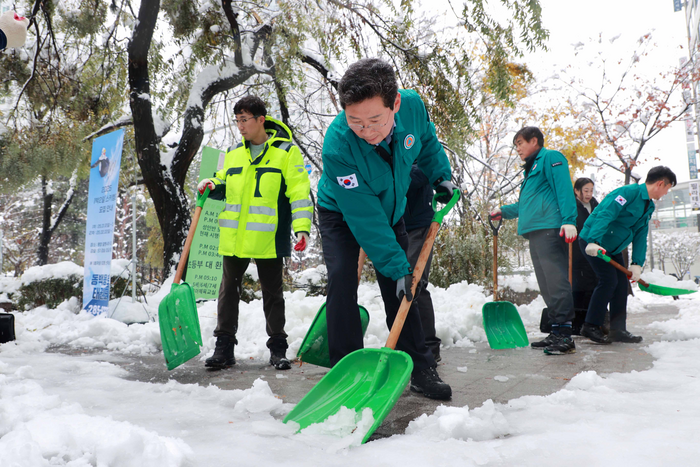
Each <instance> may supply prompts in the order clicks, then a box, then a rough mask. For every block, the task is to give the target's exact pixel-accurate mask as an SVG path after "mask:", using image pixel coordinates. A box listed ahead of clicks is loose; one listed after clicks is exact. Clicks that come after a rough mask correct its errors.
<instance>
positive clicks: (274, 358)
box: [270, 349, 292, 370]
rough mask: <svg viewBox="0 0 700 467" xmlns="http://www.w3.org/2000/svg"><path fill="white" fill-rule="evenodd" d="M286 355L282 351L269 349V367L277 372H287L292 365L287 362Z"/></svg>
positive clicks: (284, 351)
mask: <svg viewBox="0 0 700 467" xmlns="http://www.w3.org/2000/svg"><path fill="white" fill-rule="evenodd" d="M286 354H287V352H286V350H284V349H270V365H272V366H274V367H275V369H277V370H289V369H290V368H291V367H292V364H291V363H290V362H289V360H287V355H286Z"/></svg>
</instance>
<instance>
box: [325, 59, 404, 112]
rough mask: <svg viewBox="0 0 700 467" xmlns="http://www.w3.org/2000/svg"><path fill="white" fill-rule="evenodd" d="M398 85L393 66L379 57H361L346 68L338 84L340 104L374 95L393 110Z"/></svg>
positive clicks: (344, 105) (360, 100)
mask: <svg viewBox="0 0 700 467" xmlns="http://www.w3.org/2000/svg"><path fill="white" fill-rule="evenodd" d="M398 92H399V85H398V83H397V81H396V73H394V68H393V67H392V66H391V65H389V64H388V63H387V62H385V61H384V60H381V59H379V58H363V59H362V60H359V61H357V62H355V63H353V64H352V65H350V67H349V68H348V70H347V71H346V72H345V74H344V75H343V77H342V78H341V79H340V84H339V85H338V94H339V95H340V106H341V107H342V108H343V109H345V107H346V106H348V105H352V104H357V103H358V102H362V101H365V100H367V99H371V98H373V97H375V96H379V97H381V98H382V102H383V103H384V107H388V108H390V109H391V110H394V102H395V101H396V94H397V93H398Z"/></svg>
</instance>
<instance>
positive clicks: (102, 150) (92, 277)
mask: <svg viewBox="0 0 700 467" xmlns="http://www.w3.org/2000/svg"><path fill="white" fill-rule="evenodd" d="M123 145H124V130H117V131H113V132H112V133H109V134H106V135H104V136H100V137H99V138H97V139H95V140H94V141H93V143H92V157H91V158H90V188H89V191H88V210H87V223H86V226H85V280H84V282H83V309H84V310H86V311H87V312H89V313H91V314H93V315H99V314H101V313H106V312H107V309H108V306H109V272H110V267H111V264H112V243H113V240H114V216H115V212H114V207H115V205H116V202H117V189H118V188H119V168H120V167H121V161H122V147H123Z"/></svg>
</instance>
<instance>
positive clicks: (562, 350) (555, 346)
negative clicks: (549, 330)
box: [544, 334, 576, 355]
mask: <svg viewBox="0 0 700 467" xmlns="http://www.w3.org/2000/svg"><path fill="white" fill-rule="evenodd" d="M551 336H552V343H551V344H549V345H548V346H547V347H545V348H544V353H546V354H547V355H564V354H567V353H576V344H574V340H573V339H572V338H571V336H564V335H561V334H551Z"/></svg>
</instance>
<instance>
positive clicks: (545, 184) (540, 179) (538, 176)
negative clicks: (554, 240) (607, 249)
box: [501, 148, 577, 237]
mask: <svg viewBox="0 0 700 467" xmlns="http://www.w3.org/2000/svg"><path fill="white" fill-rule="evenodd" d="M501 214H502V215H503V218H504V219H515V218H516V217H518V218H519V220H518V235H523V236H525V237H527V234H528V232H534V231H535V230H543V229H559V228H561V226H562V225H564V224H570V225H574V226H575V225H576V215H577V212H576V198H575V197H574V189H573V186H572V185H571V175H569V162H568V161H567V160H566V157H564V155H563V154H562V153H560V152H559V151H553V150H551V149H546V148H542V149H540V152H539V153H538V154H537V156H535V161H534V163H533V164H532V168H531V169H530V172H529V173H528V174H527V175H525V179H524V180H523V183H522V184H521V185H520V197H519V199H518V202H517V203H514V204H508V205H506V206H502V207H501Z"/></svg>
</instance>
